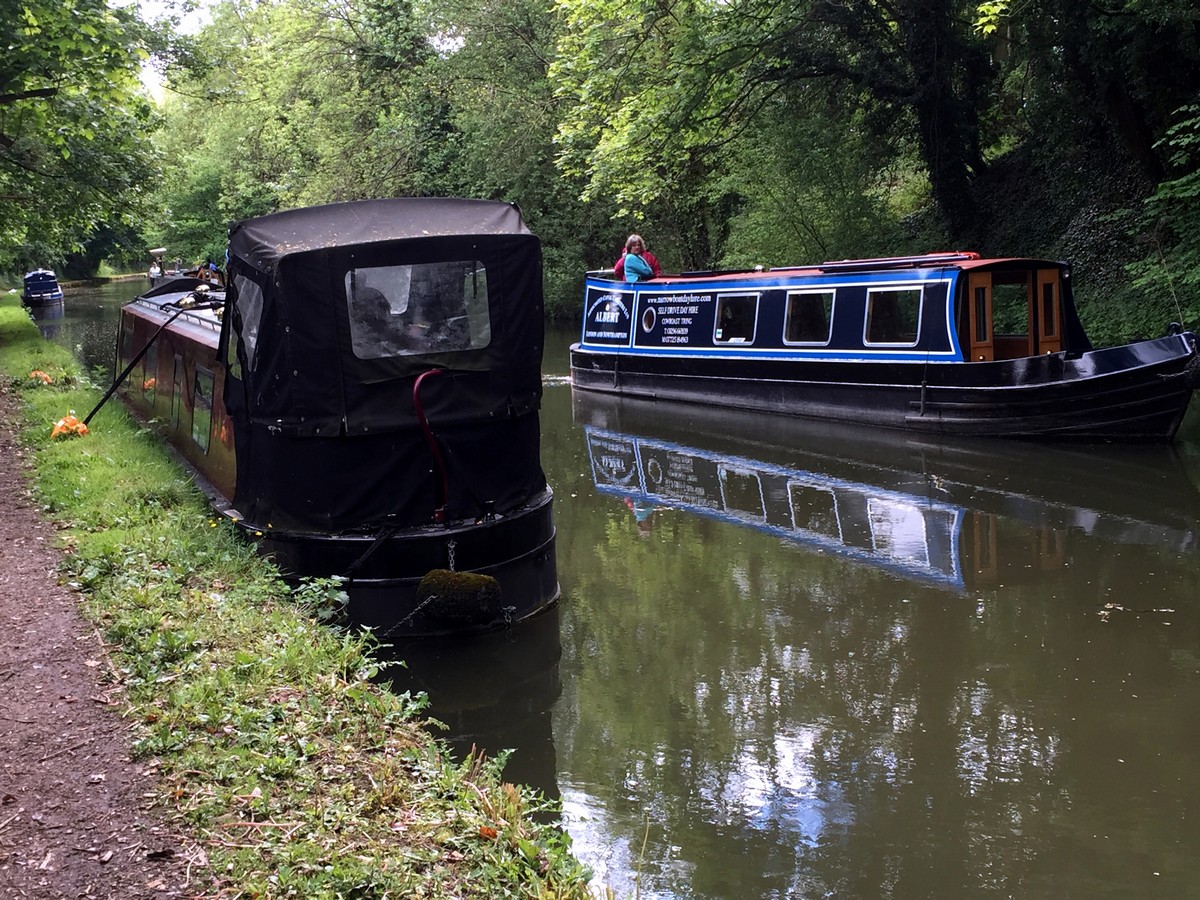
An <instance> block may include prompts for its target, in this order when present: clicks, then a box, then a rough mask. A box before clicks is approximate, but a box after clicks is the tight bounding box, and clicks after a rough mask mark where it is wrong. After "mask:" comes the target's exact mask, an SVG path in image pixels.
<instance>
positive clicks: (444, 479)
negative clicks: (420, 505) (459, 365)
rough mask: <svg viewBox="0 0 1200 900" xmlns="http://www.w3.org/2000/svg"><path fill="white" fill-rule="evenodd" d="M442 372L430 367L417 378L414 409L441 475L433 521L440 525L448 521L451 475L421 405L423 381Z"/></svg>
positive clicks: (442, 371) (435, 465) (414, 390)
mask: <svg viewBox="0 0 1200 900" xmlns="http://www.w3.org/2000/svg"><path fill="white" fill-rule="evenodd" d="M442 374H445V372H444V370H443V369H430V370H429V371H427V372H422V373H421V374H420V375H418V376H417V380H416V381H415V382H413V409H415V410H416V412H417V421H418V422H419V423H420V425H421V432H422V433H423V434H424V435H425V443H426V444H428V445H429V450H430V452H431V453H432V454H433V463H434V467H435V468H436V469H437V474H438V475H440V476H441V487H442V490H441V497H440V498H437V502H438V506H437V508H436V509H435V510H434V511H433V521H434V522H436V523H437V524H439V525H440V524H441V523H443V522H445V521H446V503H447V502H449V499H450V476H449V474H448V473H447V472H446V461H445V460H444V459H442V448H441V447H439V446H438V442H437V438H435V437H434V436H433V429H432V428H430V427H429V420H428V419H426V418H425V407H424V406H422V405H421V382H422V381H424V380H425V379H426V378H427V377H428V376H430V375H442Z"/></svg>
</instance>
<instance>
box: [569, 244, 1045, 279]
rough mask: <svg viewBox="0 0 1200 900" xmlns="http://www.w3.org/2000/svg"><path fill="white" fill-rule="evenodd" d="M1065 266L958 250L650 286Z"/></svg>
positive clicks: (703, 274) (720, 273)
mask: <svg viewBox="0 0 1200 900" xmlns="http://www.w3.org/2000/svg"><path fill="white" fill-rule="evenodd" d="M1065 265H1066V263H1064V262H1061V261H1057V260H1049V259H1035V258H1031V257H1019V256H997V257H981V256H980V255H979V254H978V253H975V252H974V251H969V250H962V251H957V250H956V251H948V252H945V253H925V254H921V255H918V256H884V257H875V258H870V259H836V260H828V261H826V262H823V263H816V264H812V265H805V266H778V267H775V268H767V267H757V268H754V269H722V270H710V271H699V272H683V273H681V274H678V275H670V274H665V275H661V276H659V277H657V278H655V279H653V280H652V281H650V282H649V284H663V283H669V282H675V281H699V280H704V281H722V280H729V281H732V280H738V281H742V280H745V279H746V278H754V277H758V276H761V277H765V278H778V277H779V276H780V275H795V276H818V275H835V274H839V273H847V274H850V273H856V272H859V273H861V272H885V271H886V272H894V271H902V270H905V269H912V270H918V269H960V270H963V271H967V270H971V269H986V268H1004V267H1008V266H1025V267H1029V266H1036V267H1038V268H1048V267H1056V268H1061V267H1063V266H1065ZM611 271H612V270H611V269H609V270H601V271H597V272H589V273H588V274H589V275H596V276H603V275H604V274H606V273H608V274H610V273H611Z"/></svg>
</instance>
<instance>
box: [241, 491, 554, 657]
mask: <svg viewBox="0 0 1200 900" xmlns="http://www.w3.org/2000/svg"><path fill="white" fill-rule="evenodd" d="M552 503H553V495H552V493H551V491H550V490H549V489H548V488H547V489H546V491H545V492H544V493H543V494H542V495H541V496H539V497H537V498H535V499H534V500H533V501H531V502H530V503H529V504H527V505H525V506H524V507H522V508H521V509H518V510H515V511H514V512H512V513H510V514H508V515H505V516H502V517H496V518H494V519H490V520H486V519H485V520H483V521H479V522H464V523H457V524H447V525H430V526H427V527H425V528H403V529H396V530H394V531H387V530H385V531H383V532H382V533H380V532H376V533H363V534H322V533H313V532H300V531H282V530H279V529H274V528H267V527H262V526H257V525H255V524H254V523H251V522H247V521H245V520H243V519H240V518H239V517H238V516H237V513H236V512H234V511H232V510H227V511H226V514H227V515H229V516H230V517H231V518H232V519H233V520H234V521H235V523H236V524H237V525H238V527H239V528H240V529H241V530H242V531H243V533H245V534H246V536H247V537H249V538H250V539H251V540H253V541H255V542H256V543H257V544H258V546H259V549H260V550H261V551H262V552H263V553H265V554H267V555H268V556H270V557H271V558H272V559H273V560H274V562H275V564H276V565H277V566H278V567H279V569H280V572H281V573H282V574H283V575H284V577H285V578H287V579H288V580H291V581H299V580H301V579H305V578H322V577H330V576H337V577H339V578H342V579H344V583H343V586H344V589H345V591H346V594H347V597H348V607H347V610H346V614H347V618H348V620H349V622H350V623H351V624H353V625H358V626H366V627H369V628H371V629H373V630H374V631H376V633H378V634H381V635H384V636H388V637H392V636H418V635H419V636H427V635H428V636H432V635H438V634H450V633H458V632H464V631H482V630H488V629H492V628H503V627H507V626H509V625H512V624H514V623H516V622H520V621H522V620H524V619H528V618H530V617H532V616H534V615H537V614H538V613H540V612H542V611H544V610H546V609H548V608H550V607H552V606H554V605H555V604H556V603H557V601H558V599H559V593H560V592H559V586H558V576H557V567H556V559H555V551H554V541H555V530H554V522H553V517H552V512H551V510H552ZM431 572H434V573H437V574H435V575H434V576H433V577H434V578H435V579H440V580H441V581H440V583H441V584H443V585H445V584H447V583H448V584H449V586H450V587H449V589H448V590H446V589H443V590H430V589H429V588H428V586H429V584H430V582H429V581H426V580H425V579H426V576H428V575H430V573H431ZM448 572H454V573H457V574H459V575H462V574H466V575H470V576H481V578H466V579H462V578H454V577H453V576H447V575H446V573H448Z"/></svg>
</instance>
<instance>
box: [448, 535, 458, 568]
mask: <svg viewBox="0 0 1200 900" xmlns="http://www.w3.org/2000/svg"><path fill="white" fill-rule="evenodd" d="M457 546H458V544H456V543H455V542H454V541H453V540H451V541H449V542H448V543H447V544H446V555H447V556H448V557H449V559H450V571H451V572H454V571H456V570H455V568H454V550H455V548H456V547H457Z"/></svg>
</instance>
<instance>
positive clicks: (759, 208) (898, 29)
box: [0, 0, 1200, 339]
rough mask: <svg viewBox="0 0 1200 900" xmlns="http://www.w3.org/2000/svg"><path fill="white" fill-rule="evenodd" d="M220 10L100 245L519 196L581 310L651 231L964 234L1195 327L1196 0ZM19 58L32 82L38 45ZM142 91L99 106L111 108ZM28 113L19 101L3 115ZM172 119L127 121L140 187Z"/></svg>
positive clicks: (884, 240) (851, 240) (674, 263)
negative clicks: (376, 206) (610, 268)
mask: <svg viewBox="0 0 1200 900" xmlns="http://www.w3.org/2000/svg"><path fill="white" fill-rule="evenodd" d="M84 2H85V0H76V3H75V5H76V6H81V5H82V4H83V3H84ZM86 2H90V3H92V4H93V5H94V4H96V3H98V2H99V0H86ZM89 8H91V7H89ZM52 9H57V7H50V6H48V5H47V8H46V10H45V11H44V12H49V11H51V10H52ZM100 9H103V7H100ZM208 15H209V20H210V21H209V24H207V25H206V26H205V27H204V28H203V29H202V30H201V31H200V33H199V34H198V35H196V36H195V39H194V40H192V41H190V42H188V43H186V44H184V43H181V42H179V41H176V42H175V43H174V44H173V45H172V46H171V48H170V52H169V53H159V57H160V59H161V61H162V62H164V63H165V66H166V68H165V71H166V76H167V80H168V87H169V89H170V90H169V91H168V92H167V96H166V101H165V105H164V107H163V109H162V114H163V117H164V119H165V123H166V127H165V128H164V129H162V130H161V131H160V132H158V135H157V139H156V140H157V151H158V153H159V155H160V169H159V173H158V177H157V178H155V179H154V181H153V183H154V185H155V190H154V191H153V194H152V197H151V199H152V203H151V204H150V205H149V206H148V207H147V206H142V205H139V204H137V203H135V202H133V200H134V198H132V197H131V196H129V194H128V192H127V193H125V194H122V193H120V192H118V191H110V192H109V193H108V196H110V197H112V198H113V200H114V203H113V210H112V211H113V213H114V215H110V216H107V217H106V216H104V215H102V214H101V213H102V212H103V211H102V210H100V211H92V210H91V208H90V207H89V206H88V204H87V203H82V204H80V209H81V211H86V214H85V215H83V216H82V217H80V218H81V219H82V220H83V221H79V222H76V221H74V219H71V221H70V225H71V226H72V228H73V229H75V232H78V231H79V229H80V228H83V229H84V230H85V231H86V230H87V229H92V230H91V231H88V232H87V233H89V234H98V233H99V232H98V231H96V226H97V224H98V223H100V221H101V220H102V219H104V220H106V221H105V223H104V224H106V225H107V226H108V227H109V233H110V234H111V233H113V232H115V231H116V230H117V227H116V226H117V225H118V222H117V221H116V218H115V211H116V210H118V209H119V210H120V211H121V212H123V213H125V214H127V215H130V216H133V217H135V218H137V220H138V222H139V224H140V226H141V230H142V237H143V241H142V243H143V245H150V246H153V245H159V244H164V245H166V246H167V247H168V248H169V251H170V255H171V256H172V257H175V256H178V257H181V258H183V259H184V260H186V261H188V262H197V261H199V260H200V259H202V258H203V257H205V256H213V257H218V256H219V255H220V253H221V250H222V247H223V243H224V232H225V228H226V226H227V224H228V222H229V221H230V220H232V219H237V218H241V217H245V216H251V215H255V214H259V213H263V212H266V211H270V210H274V209H278V208H283V207H290V206H297V205H304V204H314V203H323V202H331V201H337V200H346V199H354V198H360V197H374V196H395V195H442V194H454V195H469V196H481V197H489V198H492V199H503V200H510V201H513V202H515V203H517V204H519V205H520V206H521V208H522V210H523V211H524V213H525V215H526V217H527V218H528V220H529V221H530V223H531V225H532V227H533V228H534V230H535V231H536V232H537V233H538V234H539V235H540V236H541V237H542V239H543V242H544V246H545V252H546V261H547V279H548V283H547V295H548V297H549V306H550V308H551V310H552V311H556V312H558V313H561V314H566V315H573V309H574V306H575V303H576V302H577V301H576V299H575V298H576V295H577V284H578V281H579V277H580V274H581V273H582V271H583V270H584V269H587V268H597V267H601V266H605V265H608V264H611V263H612V261H613V259H614V258H615V256H616V253H617V250H618V248H619V246H620V245H621V243H622V240H623V238H624V236H625V234H626V233H628V232H629V231H631V230H634V229H637V230H638V231H640V232H643V233H645V234H646V236H647V237H648V238H649V240H650V243H651V245H652V248H653V249H654V250H655V251H656V253H657V254H658V255H659V257H660V258H661V259H662V261H663V263H664V265H665V266H666V267H667V269H668V270H682V269H688V268H701V267H712V266H730V265H745V264H749V263H764V264H776V265H778V264H789V263H799V262H807V261H812V260H815V259H822V258H834V257H849V256H865V255H873V254H889V253H897V252H916V251H926V250H932V249H944V248H946V247H966V248H975V249H979V250H981V251H983V252H985V253H1000V254H1016V253H1030V254H1038V255H1048V256H1060V257H1070V258H1073V259H1075V260H1076V262H1077V263H1078V266H1077V270H1078V272H1079V273H1080V276H1081V277H1080V278H1079V280H1078V282H1077V284H1078V287H1079V294H1080V296H1081V299H1082V302H1083V305H1084V307H1085V310H1086V312H1087V314H1088V317H1089V320H1090V321H1092V322H1096V323H1098V324H1097V326H1096V327H1097V328H1098V330H1099V332H1098V337H1100V338H1101V339H1110V338H1113V337H1114V336H1131V335H1132V334H1135V333H1141V334H1144V333H1151V332H1158V331H1161V330H1162V328H1163V326H1164V325H1165V324H1166V321H1167V320H1169V319H1179V318H1182V319H1184V320H1186V321H1187V322H1188V324H1191V325H1196V324H1197V322H1196V317H1197V313H1198V312H1200V310H1197V309H1196V308H1194V305H1189V301H1188V299H1187V297H1186V294H1187V289H1188V287H1189V286H1190V281H1189V280H1188V278H1187V277H1186V274H1184V273H1192V272H1194V271H1195V267H1194V266H1191V265H1189V262H1190V261H1191V260H1192V259H1194V258H1195V255H1196V254H1197V253H1198V252H1200V251H1197V249H1196V248H1197V246H1198V244H1197V234H1200V203H1198V202H1197V196H1196V188H1195V181H1196V179H1197V178H1198V177H1200V159H1198V158H1197V154H1196V153H1195V152H1194V141H1195V139H1196V138H1195V135H1196V122H1197V112H1196V107H1195V102H1196V97H1197V91H1198V90H1200V38H1198V34H1200V30H1198V25H1200V11H1198V10H1197V8H1196V7H1195V4H1193V3H1190V2H1183V0H1139V2H1136V3H1134V2H1125V0H1122V2H1118V3H1117V4H1116V5H1112V4H1109V5H1101V4H1097V3H1094V2H1083V3H1078V2H1068V0H1034V2H1032V3H1028V4H1011V3H1007V2H988V3H978V2H974V0H897V2H894V3H891V4H878V3H874V2H871V0H839V2H836V3H829V2H825V0H625V2H621V3H616V2H613V0H504V2H501V0H485V2H467V0H445V2H442V3H438V4H434V3H430V2H428V0H271V2H252V0H214V2H212V3H211V4H209V5H208ZM110 20H111V21H110ZM47 21H49V19H48V20H47ZM105 21H106V22H108V23H109V24H108V30H107V31H105V32H102V35H101V36H102V37H103V40H104V42H105V43H104V46H105V47H109V48H112V47H124V48H125V50H126V52H127V53H128V58H129V59H132V58H134V56H135V55H136V52H137V50H138V48H139V47H146V48H149V49H151V50H156V51H159V50H162V49H163V48H164V46H165V41H166V40H167V39H166V38H164V37H162V36H157V37H155V36H154V33H153V32H151V31H148V30H144V26H143V31H142V38H141V39H140V40H141V43H138V39H137V34H138V29H137V28H135V27H133V26H134V25H135V24H136V23H135V20H132V19H130V17H129V16H128V14H126V13H121V14H117V13H111V14H109V16H108V18H107V19H106V20H105ZM122 28H125V29H126V30H124V31H123V30H122ZM27 30H28V26H27ZM30 33H32V32H30ZM38 34H40V32H38ZM121 41H125V43H121ZM51 43H52V42H51ZM30 52H32V51H30ZM38 52H39V53H42V54H43V55H49V57H50V58H52V59H53V58H56V57H54V55H53V53H50V51H49V50H48V49H47V48H42V49H41V50H39V51H38ZM68 56H69V54H68ZM106 58H108V59H110V61H112V64H113V65H115V64H116V62H118V61H120V59H121V57H120V53H116V52H115V51H114V54H113V55H111V56H110V57H106ZM70 59H71V60H74V59H75V57H70ZM127 64H128V61H127ZM72 65H73V66H74V67H75V68H74V69H71V71H76V70H77V71H78V74H79V77H81V78H84V79H85V80H86V79H88V78H92V79H94V78H96V77H97V74H96V73H97V71H98V70H97V68H96V67H97V65H98V63H95V62H89V63H88V65H86V66H85V65H82V64H81V63H75V62H73V63H72ZM4 66H5V68H6V69H7V70H13V71H18V72H24V73H26V74H25V76H24V78H25V81H24V82H23V83H25V84H34V83H36V80H35V79H32V78H31V77H30V76H29V74H28V73H29V72H31V71H34V70H35V69H36V66H35V65H34V63H33V62H30V61H27V60H25V59H24V57H23V56H18V57H14V59H13V60H12V61H11V62H10V61H9V60H7V59H6V61H5V64H4ZM0 71H3V70H2V69H0ZM105 71H108V70H105ZM124 71H125V72H126V74H128V72H129V71H131V70H129V69H126V70H124ZM8 77H9V80H10V81H11V80H12V76H11V75H9V76H8ZM127 81H128V79H127V78H126V81H125V82H122V81H120V80H119V79H118V80H116V81H112V80H110V81H108V82H106V84H109V83H111V84H113V85H115V86H120V85H121V84H125V83H127ZM116 89H117V88H116V87H113V88H111V90H109V93H108V94H106V95H104V96H103V97H98V101H99V100H101V99H102V100H104V102H107V103H109V104H110V105H111V107H112V109H113V110H114V111H115V114H114V116H113V117H112V118H113V122H114V123H117V122H120V121H121V116H120V111H121V110H123V109H125V108H126V107H125V106H122V105H121V102H118V101H120V99H121V98H120V97H118V96H116V95H114V94H113V92H114V91H116ZM0 100H2V98H0ZM21 102H22V103H24V104H25V105H26V106H28V105H29V104H32V103H34V102H35V101H34V100H33V99H27V100H23V101H21ZM15 121H16V120H15V119H14V118H13V116H12V115H10V114H8V113H6V112H5V107H4V106H0V123H3V126H4V127H3V128H0V131H5V132H6V133H7V130H11V129H12V128H13V124H12V123H13V122H15ZM23 121H24V125H23V129H24V130H23V132H22V134H24V135H26V138H25V139H26V140H28V139H30V138H31V137H36V136H38V135H41V136H43V140H42V146H43V149H49V150H53V149H55V148H56V147H58V146H59V144H57V143H55V140H57V139H55V140H51V139H50V138H48V137H46V135H48V134H49V133H50V132H53V133H54V134H58V135H66V136H67V137H68V138H69V139H70V140H71V141H75V142H76V143H78V141H79V140H80V137H81V135H83V134H84V132H85V131H86V129H83V128H81V127H79V122H78V121H77V120H72V122H73V128H72V127H67V128H65V129H64V128H60V129H58V130H55V129H54V128H53V127H51V126H50V124H49V123H48V121H45V120H40V119H36V118H35V119H29V120H23ZM148 124H149V123H148V122H139V123H134V125H128V124H127V126H126V127H124V128H122V129H120V133H121V134H122V135H123V136H124V139H125V140H127V141H128V142H129V144H130V148H129V149H130V154H131V155H130V157H129V158H130V159H131V160H132V161H133V162H132V163H131V165H129V166H126V167H125V168H124V169H123V170H122V175H123V176H124V177H126V178H127V179H128V180H136V181H137V182H138V183H144V182H145V177H144V176H145V170H144V168H143V165H144V163H145V161H146V158H145V157H144V156H139V155H137V154H136V153H133V150H134V149H138V150H139V152H140V149H141V147H142V138H143V137H144V135H145V133H146V127H144V126H146V125H148ZM76 132H78V133H76ZM63 139H64V140H65V139H67V138H63ZM10 155H11V154H10ZM139 161H140V162H139ZM104 171H105V170H104V169H103V167H100V168H98V169H97V170H96V171H92V170H91V169H89V171H88V173H87V175H88V177H87V178H86V179H82V180H81V181H80V186H81V190H84V191H85V193H86V189H87V186H88V185H89V184H92V183H93V182H94V181H96V180H97V179H99V178H100V177H101V175H102V173H103V172H104ZM2 177H5V176H4V174H3V173H2V172H0V178H2ZM9 177H10V179H11V178H12V177H13V176H11V175H10V176H9ZM2 202H9V203H10V204H11V201H2ZM147 210H150V212H149V213H147ZM0 221H4V223H5V226H6V227H7V228H10V229H14V230H13V234H14V243H19V242H21V241H24V243H25V244H26V248H25V251H24V252H25V255H26V256H28V248H29V245H30V244H31V242H32V240H34V239H35V238H36V239H38V240H40V239H41V238H37V236H36V235H35V234H34V232H28V236H26V231H27V230H28V228H29V226H28V224H27V223H26V224H23V223H25V219H23V218H22V217H20V216H17V215H16V214H15V211H14V209H13V208H12V207H11V206H9V207H0ZM17 228H24V229H25V230H24V231H18V230H16V229H17ZM46 240H49V241H51V243H53V242H54V240H55V239H54V238H47V239H46ZM57 240H58V244H57V246H58V247H60V248H61V247H62V246H63V241H64V240H66V237H65V236H59V238H57ZM11 252H12V251H11V249H10V253H11ZM0 267H3V262H2V261H0ZM1129 267H1133V268H1132V269H1130V268H1129ZM1172 292H1174V293H1172ZM1164 316H1166V319H1164Z"/></svg>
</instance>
